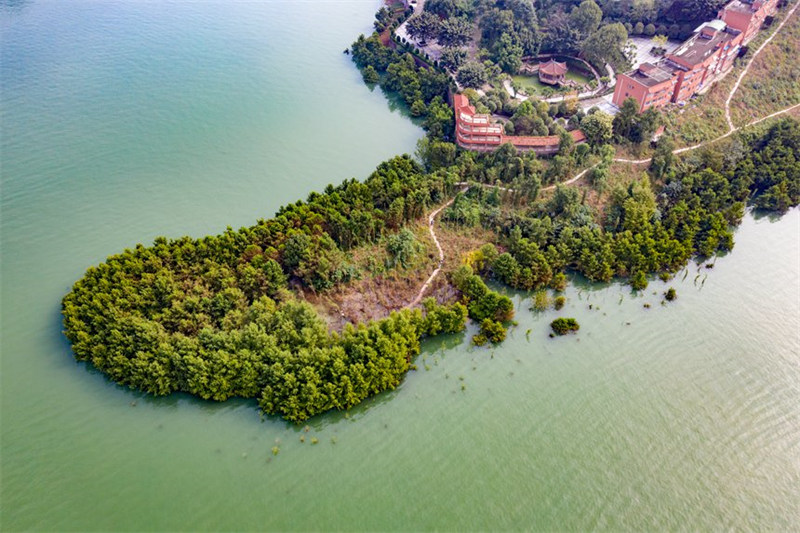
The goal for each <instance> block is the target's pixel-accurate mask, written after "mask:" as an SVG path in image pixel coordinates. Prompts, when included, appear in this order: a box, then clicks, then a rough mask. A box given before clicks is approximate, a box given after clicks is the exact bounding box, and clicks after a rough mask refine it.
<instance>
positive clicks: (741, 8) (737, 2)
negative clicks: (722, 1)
mask: <svg viewBox="0 0 800 533" xmlns="http://www.w3.org/2000/svg"><path fill="white" fill-rule="evenodd" d="M723 9H724V10H725V11H738V12H739V13H752V12H753V11H755V9H753V4H752V3H750V2H742V0H733V2H730V3H728V4H727V5H726V6H725V7H724V8H723Z"/></svg>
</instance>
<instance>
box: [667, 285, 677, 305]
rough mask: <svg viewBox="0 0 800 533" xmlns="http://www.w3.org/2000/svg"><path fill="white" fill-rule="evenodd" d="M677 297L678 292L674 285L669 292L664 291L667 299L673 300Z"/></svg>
mask: <svg viewBox="0 0 800 533" xmlns="http://www.w3.org/2000/svg"><path fill="white" fill-rule="evenodd" d="M677 297H678V293H677V292H675V288H674V287H670V288H669V289H668V290H667V292H665V293H664V298H665V299H666V300H667V301H668V302H671V301H672V300H674V299H675V298H677Z"/></svg>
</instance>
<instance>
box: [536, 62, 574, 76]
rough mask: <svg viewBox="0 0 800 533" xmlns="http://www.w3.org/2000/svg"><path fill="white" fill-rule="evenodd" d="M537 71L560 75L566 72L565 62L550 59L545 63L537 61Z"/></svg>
mask: <svg viewBox="0 0 800 533" xmlns="http://www.w3.org/2000/svg"><path fill="white" fill-rule="evenodd" d="M539 72H544V73H545V74H547V75H549V76H560V75H562V74H566V73H567V64H566V63H559V62H558V61H556V60H555V59H551V60H550V61H548V62H547V63H539Z"/></svg>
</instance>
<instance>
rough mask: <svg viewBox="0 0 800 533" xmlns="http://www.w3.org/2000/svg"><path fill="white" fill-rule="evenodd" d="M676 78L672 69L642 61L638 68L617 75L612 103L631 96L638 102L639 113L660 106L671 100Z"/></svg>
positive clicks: (620, 102) (622, 100)
mask: <svg viewBox="0 0 800 533" xmlns="http://www.w3.org/2000/svg"><path fill="white" fill-rule="evenodd" d="M677 81H678V78H677V76H675V72H674V70H673V69H671V68H669V67H667V68H665V66H661V65H653V64H652V63H642V64H641V65H639V68H638V69H636V70H633V71H631V72H627V73H625V74H619V75H618V76H617V85H616V86H615V87H614V98H613V100H612V101H613V102H614V104H616V105H618V106H622V102H624V101H625V100H627V99H628V98H633V99H634V100H636V101H637V102H639V113H641V112H643V111H645V110H647V109H649V108H651V107H661V106H663V105H665V104H667V103H669V102H671V101H672V95H673V94H674V93H675V84H676V83H677Z"/></svg>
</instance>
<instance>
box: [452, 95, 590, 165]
mask: <svg viewBox="0 0 800 533" xmlns="http://www.w3.org/2000/svg"><path fill="white" fill-rule="evenodd" d="M453 108H454V110H455V118H456V142H457V143H458V145H459V146H461V147H462V148H467V149H469V150H477V151H480V152H488V151H491V150H494V149H496V148H497V147H498V146H500V145H501V144H504V143H511V144H513V145H514V147H516V148H517V149H518V150H523V151H524V150H532V151H534V152H536V153H537V154H539V155H552V154H555V153H556V152H558V147H559V144H560V142H561V139H560V138H559V137H558V135H546V136H528V135H506V134H505V133H503V126H502V125H501V124H494V123H492V119H491V117H490V116H489V115H483V114H480V113H477V112H476V111H475V107H473V106H472V104H470V103H469V98H467V97H466V96H464V95H463V94H456V95H455V96H454V97H453ZM570 135H571V136H572V140H573V141H575V143H576V144H580V143H582V142H585V141H586V136H585V135H584V134H583V132H582V131H580V130H574V131H571V132H570Z"/></svg>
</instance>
